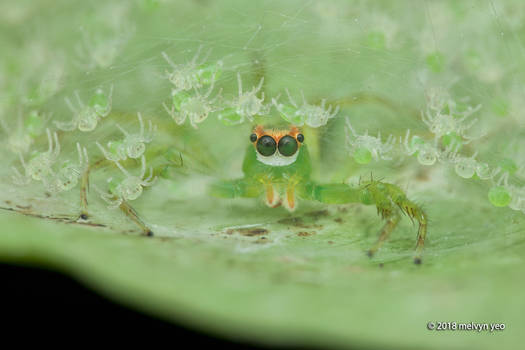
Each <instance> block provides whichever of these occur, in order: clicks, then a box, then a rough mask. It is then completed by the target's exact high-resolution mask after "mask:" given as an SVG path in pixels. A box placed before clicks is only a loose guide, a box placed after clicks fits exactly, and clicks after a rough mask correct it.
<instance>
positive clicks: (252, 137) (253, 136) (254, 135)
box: [250, 134, 257, 142]
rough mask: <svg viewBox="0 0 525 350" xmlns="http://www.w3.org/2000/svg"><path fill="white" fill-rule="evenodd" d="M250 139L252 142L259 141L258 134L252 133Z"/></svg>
mask: <svg viewBox="0 0 525 350" xmlns="http://www.w3.org/2000/svg"><path fill="white" fill-rule="evenodd" d="M250 141H251V142H255V141H257V135H256V134H251V135H250Z"/></svg>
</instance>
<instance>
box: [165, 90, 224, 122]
mask: <svg viewBox="0 0 525 350" xmlns="http://www.w3.org/2000/svg"><path fill="white" fill-rule="evenodd" d="M213 87H214V82H212V83H211V85H210V87H209V88H208V91H207V92H206V93H205V94H204V95H201V93H200V92H199V91H198V90H196V89H195V94H193V95H190V94H189V93H187V92H184V91H181V92H176V90H173V92H172V106H171V108H168V106H166V104H165V103H162V105H163V106H164V109H165V110H166V112H168V114H169V115H170V116H171V118H172V119H173V120H174V121H175V123H177V124H178V125H181V124H184V121H186V118H188V119H189V121H190V124H191V126H193V127H194V128H195V129H197V124H199V123H202V122H203V121H204V120H206V118H208V115H209V114H210V113H211V112H213V111H216V110H217V107H216V106H214V103H215V101H216V100H217V99H218V98H219V97H220V95H221V91H222V90H219V92H218V93H217V95H216V96H215V97H214V98H212V99H210V100H208V97H210V95H211V93H212V91H213Z"/></svg>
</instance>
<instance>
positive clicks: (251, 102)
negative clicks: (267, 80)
mask: <svg viewBox="0 0 525 350" xmlns="http://www.w3.org/2000/svg"><path fill="white" fill-rule="evenodd" d="M263 83H264V77H263V78H261V80H260V81H259V85H257V87H255V86H254V87H253V88H252V90H251V91H246V92H242V80H241V74H240V73H239V72H237V84H238V85H239V96H238V97H237V98H236V99H234V100H233V101H232V102H231V103H230V107H227V108H225V109H223V110H222V111H221V113H220V114H219V119H220V120H221V121H222V122H223V123H225V124H227V125H235V124H241V123H242V122H244V119H245V118H246V119H248V120H249V121H253V117H254V116H256V115H264V114H268V112H269V111H270V108H271V105H269V104H268V105H265V104H264V103H263V102H264V92H263V93H262V94H261V98H258V97H257V93H258V92H259V91H261V89H262V86H263Z"/></svg>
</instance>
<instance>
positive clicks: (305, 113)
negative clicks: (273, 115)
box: [272, 89, 339, 128]
mask: <svg viewBox="0 0 525 350" xmlns="http://www.w3.org/2000/svg"><path fill="white" fill-rule="evenodd" d="M286 94H287V95H288V100H289V101H290V104H291V105H285V104H282V103H279V102H278V99H279V96H277V97H276V98H273V99H272V104H273V105H274V106H275V108H276V109H277V110H278V111H279V113H281V116H282V118H283V119H284V120H286V121H287V122H289V123H292V124H294V125H297V126H303V125H304V124H306V125H308V126H311V127H313V128H318V127H320V126H323V125H326V123H327V122H328V120H329V119H331V118H333V117H335V116H336V115H337V113H338V112H339V106H336V107H335V108H334V109H333V110H332V108H333V107H332V106H331V105H330V106H328V108H326V106H325V105H326V99H323V100H321V105H312V104H309V103H308V102H306V98H305V97H304V93H303V92H301V95H302V97H303V104H302V105H301V106H300V107H299V106H298V105H297V103H296V102H295V101H294V99H293V98H292V96H291V95H290V92H289V91H288V89H286Z"/></svg>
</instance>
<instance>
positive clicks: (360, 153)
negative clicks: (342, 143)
mask: <svg viewBox="0 0 525 350" xmlns="http://www.w3.org/2000/svg"><path fill="white" fill-rule="evenodd" d="M394 143H395V139H394V137H393V136H392V135H390V136H388V138H387V140H386V142H385V143H383V142H382V141H381V133H380V132H379V133H378V134H377V137H374V136H369V135H368V130H366V131H365V133H364V135H358V134H357V133H356V132H355V130H354V129H353V128H352V125H351V124H350V118H346V144H347V147H348V150H349V152H350V154H351V155H352V156H353V157H354V159H355V161H356V162H357V163H359V164H368V163H370V162H371V161H372V159H374V160H379V159H383V160H391V159H392V157H391V156H390V155H389V152H390V151H391V150H392V147H393V146H394Z"/></svg>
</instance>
